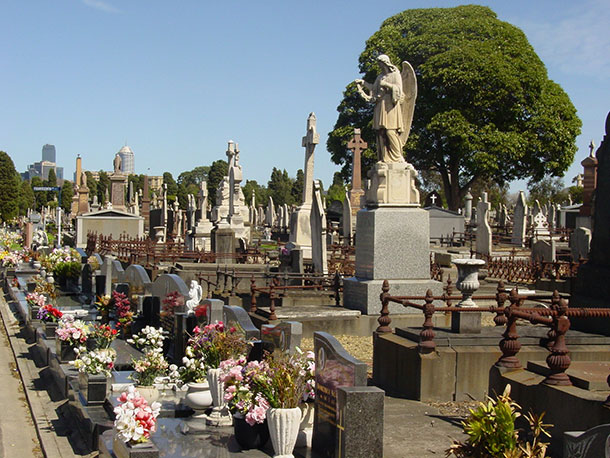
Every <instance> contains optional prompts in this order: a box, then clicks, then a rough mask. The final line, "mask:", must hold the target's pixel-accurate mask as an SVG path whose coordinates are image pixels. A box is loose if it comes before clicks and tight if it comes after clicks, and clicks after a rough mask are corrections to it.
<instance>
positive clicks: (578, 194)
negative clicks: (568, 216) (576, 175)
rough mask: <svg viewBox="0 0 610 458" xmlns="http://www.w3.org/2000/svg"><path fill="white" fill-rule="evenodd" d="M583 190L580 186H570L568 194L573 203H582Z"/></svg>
mask: <svg viewBox="0 0 610 458" xmlns="http://www.w3.org/2000/svg"><path fill="white" fill-rule="evenodd" d="M582 192H583V188H581V187H580V186H570V187H569V188H568V194H569V195H570V197H571V198H572V203H573V204H582Z"/></svg>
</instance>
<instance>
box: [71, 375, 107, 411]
mask: <svg viewBox="0 0 610 458" xmlns="http://www.w3.org/2000/svg"><path fill="white" fill-rule="evenodd" d="M78 387H79V391H80V394H81V396H82V399H83V402H84V403H85V405H95V404H103V403H104V401H105V400H106V396H108V393H109V391H110V384H109V383H108V377H106V376H105V375H101V374H98V375H91V374H87V373H84V372H79V373H78Z"/></svg>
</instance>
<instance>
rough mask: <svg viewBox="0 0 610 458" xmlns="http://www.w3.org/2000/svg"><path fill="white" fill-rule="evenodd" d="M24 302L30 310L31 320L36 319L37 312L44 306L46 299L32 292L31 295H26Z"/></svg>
mask: <svg viewBox="0 0 610 458" xmlns="http://www.w3.org/2000/svg"><path fill="white" fill-rule="evenodd" d="M25 301H26V302H27V304H28V307H29V309H30V318H31V319H32V320H35V319H38V310H40V307H43V306H44V305H45V302H46V301H47V298H46V297H44V296H43V295H42V294H40V293H38V292H36V291H34V292H33V293H28V294H26V296H25Z"/></svg>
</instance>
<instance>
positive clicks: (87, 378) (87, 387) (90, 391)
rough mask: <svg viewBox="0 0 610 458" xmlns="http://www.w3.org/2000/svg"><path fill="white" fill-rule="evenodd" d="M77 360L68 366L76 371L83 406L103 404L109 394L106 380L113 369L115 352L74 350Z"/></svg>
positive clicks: (108, 349)
mask: <svg viewBox="0 0 610 458" xmlns="http://www.w3.org/2000/svg"><path fill="white" fill-rule="evenodd" d="M76 353H77V355H78V356H77V358H76V359H75V360H74V361H71V362H70V364H71V365H73V366H74V367H75V368H76V369H78V386H79V393H80V394H81V395H82V399H83V401H84V403H85V405H89V404H103V403H104V401H105V400H106V396H107V395H108V392H109V383H108V379H109V378H110V374H111V372H112V369H113V368H114V360H115V359H116V352H115V351H114V350H113V349H111V348H105V349H100V350H93V351H90V352H87V351H85V348H84V347H80V348H78V349H76Z"/></svg>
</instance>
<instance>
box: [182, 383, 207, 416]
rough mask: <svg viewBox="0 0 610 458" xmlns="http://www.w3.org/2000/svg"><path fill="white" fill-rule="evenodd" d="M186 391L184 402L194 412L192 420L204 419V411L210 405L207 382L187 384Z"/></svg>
mask: <svg viewBox="0 0 610 458" xmlns="http://www.w3.org/2000/svg"><path fill="white" fill-rule="evenodd" d="M187 386H188V390H187V392H186V395H185V396H184V402H185V404H186V405H187V406H189V407H190V408H191V409H193V410H194V411H195V413H194V414H193V418H205V411H206V409H207V408H208V407H210V406H211V405H212V393H211V392H210V384H209V383H208V382H207V380H206V381H205V382H201V383H195V382H191V383H188V384H187Z"/></svg>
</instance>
